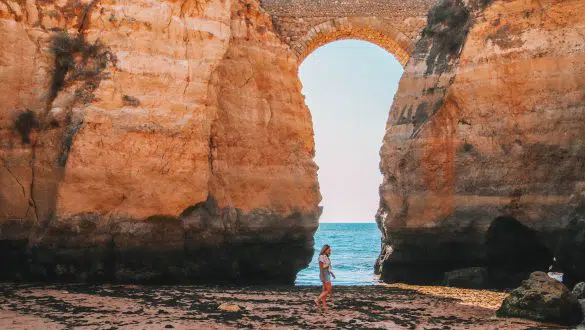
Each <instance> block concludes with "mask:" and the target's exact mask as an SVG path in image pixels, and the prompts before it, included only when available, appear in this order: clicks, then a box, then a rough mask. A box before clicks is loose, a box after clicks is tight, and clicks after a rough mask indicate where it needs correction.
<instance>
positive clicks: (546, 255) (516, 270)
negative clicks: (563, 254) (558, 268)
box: [485, 216, 553, 288]
mask: <svg viewBox="0 0 585 330" xmlns="http://www.w3.org/2000/svg"><path fill="white" fill-rule="evenodd" d="M485 248H486V259H487V268H488V276H489V279H490V282H491V286H492V287H495V288H515V287H517V286H519V285H520V283H521V282H522V281H523V280H525V279H527V278H528V276H529V275H530V273H532V272H534V271H544V272H546V271H548V269H549V267H550V266H551V265H552V263H553V253H552V251H550V249H549V248H548V247H547V246H546V244H544V243H543V241H542V239H541V238H540V237H539V233H538V232H537V231H536V230H534V229H531V228H529V227H528V226H526V225H524V224H522V223H521V222H520V221H518V220H517V219H516V218H514V217H511V216H499V217H497V218H495V219H494V220H493V221H492V223H491V224H490V227H489V228H488V231H487V233H486V240H485Z"/></svg>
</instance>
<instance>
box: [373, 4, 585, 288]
mask: <svg viewBox="0 0 585 330" xmlns="http://www.w3.org/2000/svg"><path fill="white" fill-rule="evenodd" d="M455 8H458V9H455ZM583 10H585V3H584V2H583V1H562V2H557V1H545V2H541V1H480V2H473V1H471V2H469V3H467V5H464V4H463V2H460V1H444V2H442V3H441V4H440V5H439V6H438V7H435V9H433V10H432V11H431V12H430V14H429V22H428V26H427V28H425V30H424V32H423V35H422V38H421V39H420V40H419V41H418V43H417V45H416V50H415V52H414V53H413V54H412V57H411V59H410V61H409V62H408V64H407V66H406V68H405V75H404V77H403V78H402V80H401V82H400V87H399V89H398V92H397V94H396V98H395V101H394V104H393V106H392V110H391V113H390V118H389V121H388V124H387V129H386V136H385V138H384V145H383V147H382V150H381V156H382V160H381V170H382V172H383V174H384V182H383V184H382V185H381V187H380V195H381V202H380V209H379V212H378V223H379V225H380V227H381V229H382V231H383V233H384V235H385V245H384V248H383V253H382V255H381V260H380V261H379V265H380V270H381V272H382V278H383V279H384V280H386V281H408V282H434V281H437V280H439V279H440V278H441V277H442V273H443V272H445V271H448V270H452V269H457V268H465V267H472V266H483V265H486V264H487V261H486V246H487V245H488V244H486V236H485V233H486V231H487V230H488V228H489V227H490V225H491V223H492V222H493V221H494V220H495V219H496V218H497V217H500V216H505V217H509V218H512V219H515V220H517V221H519V222H520V223H522V224H523V225H525V226H527V227H529V228H531V229H533V230H536V232H537V237H538V239H539V240H540V241H541V242H542V244H544V245H545V246H546V247H547V248H548V250H549V252H548V253H550V254H552V253H553V252H556V250H557V249H556V248H557V244H558V240H559V238H560V236H561V235H560V232H561V230H562V229H563V228H564V227H565V226H567V224H568V223H569V220H570V219H571V218H572V217H573V214H574V212H575V210H576V209H577V206H578V205H579V204H581V203H582V202H583V197H584V195H585V194H584V187H585V186H584V185H583V182H584V179H585V171H584V169H585V158H584V157H583V155H584V154H585V143H584V136H585V135H584V134H583V132H584V130H585V126H584V124H583V123H584V119H585V17H583V16H582V15H575V13H576V12H582V11H583ZM523 239H525V237H524V236H518V237H516V238H514V239H511V240H510V242H511V244H509V246H508V247H507V249H508V251H510V253H517V251H516V252H515V249H516V247H517V244H516V242H518V241H522V240H523ZM532 246H536V247H538V246H539V245H538V244H533V245H532ZM502 248H504V249H506V248H505V247H501V246H500V247H499V249H502ZM524 252H525V255H526V257H527V258H533V257H534V256H531V255H538V256H543V255H545V254H546V253H545V252H546V251H544V252H543V251H542V249H540V248H537V249H533V250H530V249H528V250H526V251H524ZM549 258H550V257H549ZM550 259H552V258H550ZM550 262H551V263H552V260H550ZM580 262H583V260H581V261H580ZM537 263H538V262H537ZM540 267H542V266H540ZM533 270H535V269H533Z"/></svg>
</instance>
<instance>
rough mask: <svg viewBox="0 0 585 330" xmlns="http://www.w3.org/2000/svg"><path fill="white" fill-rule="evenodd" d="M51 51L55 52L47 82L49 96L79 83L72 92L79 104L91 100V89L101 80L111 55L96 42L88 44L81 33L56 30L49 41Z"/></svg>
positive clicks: (51, 96) (52, 97)
mask: <svg viewBox="0 0 585 330" xmlns="http://www.w3.org/2000/svg"><path fill="white" fill-rule="evenodd" d="M51 52H52V53H53V54H54V55H55V69H54V72H53V79H52V83H51V90H50V98H51V100H54V99H55V98H56V97H57V94H58V93H59V91H60V90H62V89H63V88H64V87H67V86H68V85H70V84H72V83H73V82H83V84H82V85H81V87H79V88H77V90H76V91H75V95H76V97H77V99H78V100H80V101H82V102H83V103H90V102H92V101H93V100H94V95H93V92H94V91H95V89H96V88H97V87H98V86H99V83H100V82H101V80H102V79H105V78H107V75H106V74H105V73H104V70H105V69H106V67H107V65H108V63H110V62H112V61H113V59H114V58H113V55H112V54H111V53H110V51H109V50H108V49H107V48H106V47H105V46H104V45H103V44H101V43H100V42H99V41H96V42H95V43H93V44H91V43H88V42H87V41H86V40H85V37H84V36H83V35H82V34H79V35H77V36H75V37H73V36H71V35H70V34H68V33H67V32H60V33H58V34H56V35H55V36H53V38H52V40H51Z"/></svg>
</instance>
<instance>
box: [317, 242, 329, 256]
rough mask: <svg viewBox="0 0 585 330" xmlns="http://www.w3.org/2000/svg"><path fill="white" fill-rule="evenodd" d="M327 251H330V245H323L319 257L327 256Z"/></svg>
mask: <svg viewBox="0 0 585 330" xmlns="http://www.w3.org/2000/svg"><path fill="white" fill-rule="evenodd" d="M327 249H329V244H325V245H323V247H322V248H321V252H320V253H319V255H324V254H325V251H327Z"/></svg>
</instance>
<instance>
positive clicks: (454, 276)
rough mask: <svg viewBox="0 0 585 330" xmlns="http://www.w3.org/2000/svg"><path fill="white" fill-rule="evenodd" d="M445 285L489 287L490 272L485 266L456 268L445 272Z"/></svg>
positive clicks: (471, 287)
mask: <svg viewBox="0 0 585 330" xmlns="http://www.w3.org/2000/svg"><path fill="white" fill-rule="evenodd" d="M443 285H445V286H452V287H457V288H468V289H483V288H487V287H488V272H487V269H486V268H484V267H471V268H464V269H456V270H453V271H450V272H447V273H445V278H444V279H443Z"/></svg>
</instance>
